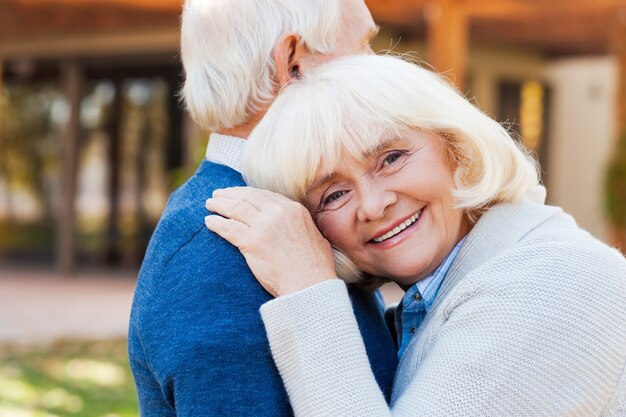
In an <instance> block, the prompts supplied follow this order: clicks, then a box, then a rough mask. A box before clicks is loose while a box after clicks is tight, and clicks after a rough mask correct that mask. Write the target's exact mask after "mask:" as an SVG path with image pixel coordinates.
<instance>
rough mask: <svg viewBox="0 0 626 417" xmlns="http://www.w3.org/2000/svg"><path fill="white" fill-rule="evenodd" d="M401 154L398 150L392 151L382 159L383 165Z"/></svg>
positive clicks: (391, 162) (389, 163) (391, 161)
mask: <svg viewBox="0 0 626 417" xmlns="http://www.w3.org/2000/svg"><path fill="white" fill-rule="evenodd" d="M401 155H402V154H401V153H400V152H392V153H390V154H389V155H387V156H386V157H385V159H383V166H384V167H386V166H388V165H391V164H393V163H394V162H396V161H397V160H398V159H399V158H400V156H401Z"/></svg>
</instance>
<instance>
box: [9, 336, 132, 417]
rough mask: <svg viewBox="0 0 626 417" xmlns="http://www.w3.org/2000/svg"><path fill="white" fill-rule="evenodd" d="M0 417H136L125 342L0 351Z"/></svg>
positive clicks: (79, 343)
mask: <svg viewBox="0 0 626 417" xmlns="http://www.w3.org/2000/svg"><path fill="white" fill-rule="evenodd" d="M0 387H2V389H0V416H2V417H4V416H20V417H22V416H24V417H40V416H41V417H52V416H57V417H113V416H116V417H137V416H138V409H137V397H136V394H135V389H134V383H133V379H132V375H131V373H130V368H129V366H128V359H127V355H126V340H114V341H97V342H95V341H94V342H84V341H82V342H77V341H71V342H70V341H61V342H57V343H55V344H53V345H49V346H45V347H6V346H5V347H0Z"/></svg>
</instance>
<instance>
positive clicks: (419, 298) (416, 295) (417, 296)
mask: <svg viewBox="0 0 626 417" xmlns="http://www.w3.org/2000/svg"><path fill="white" fill-rule="evenodd" d="M413 299H414V300H415V301H422V294H420V293H415V295H414V296H413Z"/></svg>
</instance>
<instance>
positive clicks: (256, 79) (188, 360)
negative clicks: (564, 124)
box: [128, 0, 397, 417]
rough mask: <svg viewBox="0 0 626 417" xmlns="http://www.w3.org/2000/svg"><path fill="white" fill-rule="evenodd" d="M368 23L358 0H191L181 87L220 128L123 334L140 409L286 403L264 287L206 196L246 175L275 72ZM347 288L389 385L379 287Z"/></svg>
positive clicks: (389, 355)
mask: <svg viewBox="0 0 626 417" xmlns="http://www.w3.org/2000/svg"><path fill="white" fill-rule="evenodd" d="M375 33H376V26H375V25H374V22H373V21H372V17H371V15H370V13H369V11H368V10H367V7H366V6H365V4H364V3H363V0H315V1H311V0H263V1H261V0H247V1H243V0H188V1H187V2H186V4H185V7H184V11H183V16H182V41H181V43H182V48H181V51H182V60H183V65H184V67H185V73H186V81H185V85H184V88H183V97H184V99H185V102H186V104H187V107H188V110H189V111H190V113H191V115H192V116H193V118H194V119H195V120H196V121H197V122H198V123H199V124H201V125H202V126H204V127H205V128H208V129H210V130H211V131H213V132H216V133H214V134H213V135H212V136H211V139H210V141H209V145H208V148H207V154H206V160H205V161H203V162H202V164H201V165H200V167H199V168H198V170H197V171H196V173H195V174H194V176H193V177H192V178H191V179H190V180H189V181H188V182H187V183H186V184H185V185H183V186H182V187H181V188H180V189H178V190H177V191H176V192H175V193H174V194H173V195H172V197H171V198H170V201H169V202H168V205H167V207H166V209H165V211H164V213H163V216H162V218H161V221H160V222H159V225H158V226H157V229H156V231H155V232H154V235H153V237H152V240H151V242H150V245H149V247H148V251H147V253H146V257H145V259H144V263H143V265H142V268H141V271H140V274H139V279H138V282H137V290H136V293H135V299H134V303H133V309H132V313H131V321H130V328H129V341H128V343H129V356H130V364H131V367H132V370H133V374H134V377H135V381H136V384H137V391H138V396H139V406H140V410H141V415H142V416H151V417H156V416H159V417H168V416H203V417H207V416H217V415H219V416H223V415H231V416H287V415H291V414H292V411H291V409H290V406H289V402H288V399H287V395H286V393H285V391H284V388H283V385H282V383H281V379H280V376H279V375H278V371H277V370H276V367H275V366H274V363H273V361H272V356H271V354H270V351H269V345H268V342H267V338H266V335H265V331H264V328H263V324H262V322H261V319H260V316H259V312H258V309H259V307H260V306H261V305H262V304H263V303H265V302H266V301H268V300H269V299H270V298H271V297H270V295H269V294H268V293H266V292H265V291H264V290H263V288H262V287H261V286H260V285H259V284H258V283H257V282H256V280H255V279H254V277H253V276H252V273H251V272H250V270H249V269H248V267H247V265H246V263H245V261H244V258H243V256H242V255H241V254H240V253H239V252H238V251H237V249H236V248H235V247H233V246H231V245H230V244H228V243H227V242H226V241H225V240H222V239H221V238H219V237H218V236H217V235H215V234H212V233H211V232H209V231H208V230H207V229H206V228H205V227H204V216H205V211H204V210H205V209H204V201H205V199H206V198H207V197H210V196H211V194H212V192H213V190H215V189H217V188H225V187H233V186H241V185H244V182H243V179H242V176H241V174H240V172H239V171H240V160H241V154H242V151H243V147H244V145H245V138H246V137H247V136H248V134H249V133H250V132H251V130H252V129H253V128H254V127H255V125H256V124H257V122H258V121H259V120H261V119H262V117H263V115H264V114H265V112H266V110H267V108H268V107H269V105H270V103H271V102H272V101H273V99H274V98H275V97H276V95H277V94H278V92H279V91H280V89H281V88H282V87H283V86H285V85H286V84H288V83H290V82H297V80H298V78H299V77H300V76H301V75H302V74H305V73H306V72H307V71H309V70H310V69H311V68H313V67H315V66H317V65H319V64H320V63H322V62H325V61H328V60H329V59H333V58H334V57H338V56H342V55H347V54H359V53H367V52H370V51H371V50H370V49H369V41H370V39H371V37H372V36H374V35H375ZM293 139H294V140H297V138H293ZM351 299H352V303H353V307H354V310H355V313H356V316H357V318H358V321H359V326H360V330H361V332H362V335H363V338H364V340H365V344H366V348H367V354H368V357H369V360H370V362H371V365H372V368H373V370H374V373H375V376H376V378H377V381H378V384H379V385H380V387H381V389H382V390H383V392H384V393H386V394H387V395H388V394H389V390H390V387H391V383H392V379H393V375H394V372H395V368H396V365H397V364H396V363H395V362H394V359H393V358H395V356H396V355H395V354H394V353H395V351H394V345H393V342H392V339H391V337H390V335H389V333H388V330H387V328H386V327H385V324H384V320H383V317H382V314H381V308H382V305H381V303H380V297H379V296H378V295H377V294H374V293H367V292H364V291H361V290H358V289H356V288H352V289H351Z"/></svg>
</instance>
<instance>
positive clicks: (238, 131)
mask: <svg viewBox="0 0 626 417" xmlns="http://www.w3.org/2000/svg"><path fill="white" fill-rule="evenodd" d="M264 115H265V111H264V110H263V111H259V112H257V113H255V114H253V115H252V116H250V117H249V118H248V120H246V121H245V122H243V123H241V124H239V125H237V126H234V127H230V128H224V129H219V130H217V131H216V133H219V134H220V135H227V136H236V137H238V138H242V139H248V136H250V133H251V132H252V129H254V128H255V127H256V125H257V124H259V122H260V121H261V119H262V118H263V116H264Z"/></svg>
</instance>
